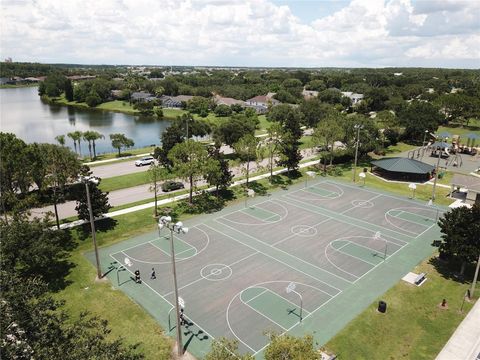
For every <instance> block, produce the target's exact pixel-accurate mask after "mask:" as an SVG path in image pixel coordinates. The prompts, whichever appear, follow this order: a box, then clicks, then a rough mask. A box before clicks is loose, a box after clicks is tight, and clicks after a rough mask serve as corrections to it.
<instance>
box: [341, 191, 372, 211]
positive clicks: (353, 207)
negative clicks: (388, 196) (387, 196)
mask: <svg viewBox="0 0 480 360" xmlns="http://www.w3.org/2000/svg"><path fill="white" fill-rule="evenodd" d="M380 196H382V194H378V195H376V196H374V197H372V198H370V199H368V200H360V201H365V202H371V201H372V200H375V199H376V198H378V197H380ZM374 206H375V204H374V205H373V207H374ZM356 208H361V206H355V205H354V206H352V207H351V208H349V209H347V210H345V211H342V212H341V213H340V214H342V215H343V214H345V213H346V212H347V211H350V210H353V209H356Z"/></svg>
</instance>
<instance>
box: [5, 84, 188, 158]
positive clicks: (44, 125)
mask: <svg viewBox="0 0 480 360" xmlns="http://www.w3.org/2000/svg"><path fill="white" fill-rule="evenodd" d="M0 93H1V94H0V100H1V107H0V108H1V118H2V132H6V133H13V134H15V135H16V136H17V137H18V138H19V139H21V140H23V141H25V142H26V143H34V142H36V143H50V144H55V143H57V141H56V140H55V138H56V137H57V136H60V135H64V136H65V140H66V145H67V146H68V147H69V148H71V149H72V150H75V149H74V145H73V141H71V139H70V138H68V137H67V134H68V133H72V132H74V131H81V132H85V131H89V130H92V131H97V132H98V133H100V134H102V135H103V136H104V137H105V138H104V139H101V140H99V141H98V143H97V144H96V145H97V149H96V150H97V154H103V153H108V152H112V151H113V149H112V146H111V141H110V139H109V135H111V134H114V133H120V134H125V136H127V137H128V138H131V139H132V140H133V141H134V143H135V146H134V148H144V147H148V146H150V145H152V144H155V145H156V146H158V145H159V144H160V142H161V135H162V133H163V132H164V131H165V129H166V128H168V127H169V126H170V124H171V119H175V118H176V116H177V115H181V114H182V110H176V111H165V115H166V116H165V117H163V118H160V119H158V118H156V117H148V116H142V115H141V114H135V113H133V114H132V111H131V110H132V109H131V108H129V107H126V106H123V105H124V104H123V102H121V101H117V102H116V103H113V105H114V106H112V103H110V104H107V105H110V108H107V109H102V108H101V107H102V106H100V108H90V107H88V106H86V104H83V106H82V104H78V103H70V104H68V103H66V102H61V101H58V99H57V100H56V101H48V100H50V99H45V98H44V99H40V97H39V96H38V87H16V88H8V89H0ZM125 105H128V101H127V102H125ZM103 106H105V104H103ZM99 110H101V111H99ZM114 110H115V111H114ZM126 110H127V111H126ZM172 113H173V115H172ZM81 145H82V150H84V149H86V146H87V145H88V144H87V143H86V142H85V141H84V140H82V144H81ZM84 146H85V148H84ZM131 150H133V149H131Z"/></svg>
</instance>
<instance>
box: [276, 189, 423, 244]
mask: <svg viewBox="0 0 480 360" xmlns="http://www.w3.org/2000/svg"><path fill="white" fill-rule="evenodd" d="M283 196H284V197H285V199H282V200H279V201H283V202H285V203H287V204H290V205H292V206H295V207H297V208H300V209H304V210H305V208H304V207H302V205H305V204H307V205H310V206H313V207H316V208H317V209H321V210H323V211H326V212H330V213H333V214H334V215H325V214H322V213H319V212H317V211H315V210H310V209H306V210H308V211H310V212H315V213H317V214H320V215H324V216H330V217H331V218H332V219H335V220H338V221H340V222H343V223H346V224H350V225H352V226H355V227H358V228H361V229H365V230H368V231H372V232H375V231H374V230H372V229H371V227H374V228H377V229H383V230H385V231H388V232H392V233H396V234H398V235H401V236H406V237H409V238H411V239H414V237H412V236H410V235H408V234H403V233H401V232H399V231H396V230H393V229H389V228H386V227H384V226H382V225H376V224H373V223H370V222H368V221H365V220H361V219H358V218H354V217H351V216H348V215H342V214H339V213H336V212H335V211H333V210H329V209H325V208H323V207H321V206H318V205H314V204H309V203H306V202H304V201H299V200H296V199H289V197H288V194H286V195H283ZM287 199H289V200H291V201H294V202H299V203H301V204H295V203H292V202H290V201H288V200H287ZM336 215H342V216H344V217H346V218H348V219H352V220H356V221H357V222H360V223H363V224H365V225H370V226H371V227H370V228H369V227H366V226H362V225H359V224H354V223H352V222H348V221H345V220H341V219H340V218H338V217H336ZM414 235H416V233H415V234H414ZM390 237H391V238H394V239H397V238H395V237H394V236H390ZM397 240H399V241H403V240H400V239H397Z"/></svg>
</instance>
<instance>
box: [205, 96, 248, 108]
mask: <svg viewBox="0 0 480 360" xmlns="http://www.w3.org/2000/svg"><path fill="white" fill-rule="evenodd" d="M213 101H214V102H215V104H217V105H227V106H231V105H241V106H245V101H243V100H237V99H234V98H229V97H223V96H220V95H215V96H214V97H213Z"/></svg>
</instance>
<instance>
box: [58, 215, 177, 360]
mask: <svg viewBox="0 0 480 360" xmlns="http://www.w3.org/2000/svg"><path fill="white" fill-rule="evenodd" d="M116 221H117V224H116V226H115V228H114V229H112V230H108V231H105V229H102V223H101V222H99V223H97V241H98V244H99V246H107V245H111V244H113V243H115V242H119V241H123V240H125V239H128V238H130V237H132V236H135V235H138V234H139V233H142V232H147V231H152V230H153V229H155V226H156V224H155V219H153V217H152V209H147V210H144V211H138V212H135V213H131V214H128V215H124V216H120V217H118V218H116ZM87 228H88V227H87ZM72 234H73V236H74V237H75V238H76V239H77V240H78V244H79V246H78V248H77V249H76V250H75V251H73V252H72V255H71V258H70V260H71V261H72V262H73V264H74V265H75V267H74V268H73V269H72V270H71V272H70V274H69V275H68V277H67V280H68V281H70V285H69V286H67V288H66V289H64V290H63V291H61V292H59V293H58V294H56V295H55V296H56V297H57V298H58V299H63V300H65V301H66V306H65V310H66V311H67V312H68V313H69V314H71V315H73V316H78V315H79V314H80V313H81V312H82V311H86V310H88V311H90V312H91V313H92V314H95V315H99V316H101V317H102V318H104V319H107V320H108V322H109V326H110V328H111V329H112V333H111V335H112V336H114V337H118V336H120V337H123V338H124V339H125V343H126V344H136V343H140V342H141V343H142V345H141V346H140V348H139V349H140V351H141V352H142V353H143V354H145V357H146V358H147V359H165V360H167V359H170V348H171V340H170V339H169V338H167V337H166V336H164V333H163V330H162V328H161V327H160V326H159V325H158V324H157V323H156V322H155V320H153V318H151V317H150V316H149V315H148V314H147V313H146V312H145V311H144V310H143V309H142V308H141V307H140V306H138V305H137V304H135V303H134V302H133V301H131V300H130V299H129V298H128V297H127V296H126V295H125V294H123V293H122V292H121V291H118V290H115V289H114V288H112V286H111V284H110V283H109V282H108V281H105V282H103V281H102V282H95V281H94V279H95V274H96V271H95V268H94V267H93V266H92V265H91V264H90V263H89V262H88V261H87V259H86V258H85V257H84V255H83V254H84V252H87V251H91V249H92V241H91V237H90V236H89V234H90V232H89V231H88V230H87V234H88V237H86V238H85V235H84V234H83V230H82V227H78V228H76V229H74V230H72Z"/></svg>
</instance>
